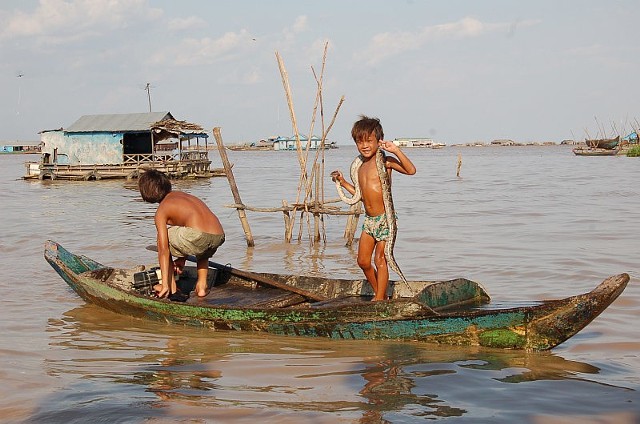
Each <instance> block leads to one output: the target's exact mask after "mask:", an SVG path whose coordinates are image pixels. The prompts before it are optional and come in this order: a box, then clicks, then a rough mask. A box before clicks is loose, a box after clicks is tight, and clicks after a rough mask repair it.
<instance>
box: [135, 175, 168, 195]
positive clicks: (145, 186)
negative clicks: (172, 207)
mask: <svg viewBox="0 0 640 424" xmlns="http://www.w3.org/2000/svg"><path fill="white" fill-rule="evenodd" d="M138 189H140V194H141V195H142V199H143V200H144V201H145V202H149V203H160V202H162V199H164V197H165V196H166V195H167V194H169V192H171V181H170V180H169V177H167V176H166V175H165V174H164V172H160V171H157V170H155V169H148V170H146V171H145V172H144V173H143V174H142V175H140V178H138Z"/></svg>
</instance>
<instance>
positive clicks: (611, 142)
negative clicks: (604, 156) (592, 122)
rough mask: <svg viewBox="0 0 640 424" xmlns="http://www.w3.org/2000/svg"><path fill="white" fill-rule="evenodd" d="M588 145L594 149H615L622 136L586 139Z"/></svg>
mask: <svg viewBox="0 0 640 424" xmlns="http://www.w3.org/2000/svg"><path fill="white" fill-rule="evenodd" d="M584 142H585V144H586V145H587V147H590V148H592V149H615V148H616V147H618V144H619V143H620V136H617V137H615V138H598V139H592V140H589V139H587V140H585V141H584Z"/></svg>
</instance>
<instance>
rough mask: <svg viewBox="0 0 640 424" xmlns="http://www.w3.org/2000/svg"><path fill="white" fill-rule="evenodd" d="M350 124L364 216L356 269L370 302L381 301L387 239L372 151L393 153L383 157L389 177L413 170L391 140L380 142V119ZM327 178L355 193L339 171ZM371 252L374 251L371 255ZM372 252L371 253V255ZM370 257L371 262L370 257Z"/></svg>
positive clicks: (384, 289) (386, 273) (384, 288)
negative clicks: (358, 158)
mask: <svg viewBox="0 0 640 424" xmlns="http://www.w3.org/2000/svg"><path fill="white" fill-rule="evenodd" d="M360 118H361V119H360V120H359V121H357V122H356V123H355V124H353V128H352V129H351V137H352V138H353V141H355V143H356V147H357V148H358V152H359V153H360V155H361V159H362V162H363V163H362V165H361V166H360V169H359V170H358V181H359V184H360V191H361V193H362V203H363V204H364V210H365V213H366V216H365V219H364V223H363V224H362V234H361V235H360V242H359V244H358V266H360V268H361V269H362V271H363V272H364V275H365V277H366V278H367V281H369V284H371V287H372V288H373V292H374V294H375V295H374V297H373V300H376V301H377V300H385V299H386V293H387V286H388V284H389V269H388V267H387V260H386V258H385V256H384V248H385V243H386V240H387V239H388V237H389V227H388V225H387V220H386V218H385V216H386V215H385V208H384V201H383V199H382V185H381V184H380V178H379V176H378V171H377V168H376V160H375V156H376V152H377V150H378V148H381V149H382V150H384V151H387V152H389V153H393V154H394V155H395V156H396V157H392V156H386V157H385V164H384V166H385V169H386V171H387V174H388V175H389V178H391V172H392V171H393V170H395V171H398V172H400V173H401V174H406V175H413V174H415V173H416V167H415V166H414V165H413V163H412V162H411V160H409V158H408V157H407V156H406V155H405V154H404V153H403V152H402V150H400V148H399V147H398V146H396V145H395V144H394V143H393V142H392V141H383V138H384V132H383V130H382V125H381V124H380V120H379V119H377V118H369V117H367V116H364V115H363V116H361V117H360ZM331 177H332V178H333V180H334V181H338V182H339V183H340V186H341V187H344V188H345V189H346V190H347V191H348V192H349V193H351V194H352V195H353V194H354V193H355V191H356V190H355V187H354V185H353V184H351V183H349V182H347V181H346V180H345V179H344V175H343V174H342V172H340V171H333V172H332V173H331ZM374 250H375V252H374ZM374 253H375V254H374ZM372 255H373V263H374V264H375V267H374V266H373V265H372V263H371V256H372Z"/></svg>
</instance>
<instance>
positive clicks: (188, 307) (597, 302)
mask: <svg viewBox="0 0 640 424" xmlns="http://www.w3.org/2000/svg"><path fill="white" fill-rule="evenodd" d="M44 256H45V259H46V260H47V261H48V262H49V264H50V265H51V266H52V267H53V268H54V269H55V270H56V271H57V272H58V274H59V275H60V276H61V277H62V278H63V279H64V280H65V281H66V282H67V283H68V284H69V286H71V288H72V289H73V290H75V291H76V293H77V294H78V295H80V297H82V298H83V299H84V300H85V301H87V302H90V303H94V304H96V305H99V306H101V307H104V308H106V309H109V310H111V311H114V312H118V313H123V314H127V315H131V316H135V317H141V318H152V319H158V320H164V321H167V322H172V323H182V324H190V325H198V326H205V327H209V328H211V329H215V330H239V331H260V332H268V333H273V334H278V335H288V336H310V337H325V338H334V339H396V340H418V341H424V342H430V343H439V344H450V345H472V346H486V347H494V348H506V349H524V350H530V351H535V350H547V349H551V348H553V347H555V346H557V345H558V344H560V343H562V342H564V341H565V340H567V339H568V338H570V337H571V336H573V335H574V334H576V333H577V332H578V331H580V330H581V329H582V328H584V327H585V326H586V325H587V324H589V323H590V322H591V321H592V320H593V319H594V318H595V317H597V316H598V315H599V314H600V313H601V312H602V311H604V310H605V309H606V308H607V306H609V305H610V304H611V302H613V301H614V300H615V299H616V298H617V297H618V296H619V295H620V293H622V291H623V290H624V288H625V287H626V285H627V283H628V281H629V275H628V274H619V275H615V276H612V277H609V278H607V279H606V280H604V281H603V282H602V283H601V284H600V285H598V286H597V287H596V288H595V289H594V290H592V291H591V292H588V293H585V294H580V295H577V296H572V297H568V298H565V299H559V300H549V301H542V302H526V303H522V302H519V303H518V304H517V305H512V306H509V305H507V304H503V305H499V306H495V305H493V306H492V304H491V303H489V296H488V294H487V293H486V291H485V290H484V289H483V288H482V286H481V285H480V284H478V283H475V282H473V281H470V280H467V279H465V278H457V279H453V280H447V281H410V282H409V283H408V284H403V283H397V282H390V289H389V290H390V294H391V296H392V298H391V299H390V300H388V301H382V302H370V301H369V300H370V299H371V295H372V293H371V292H370V288H369V285H368V284H367V283H366V281H363V280H346V279H332V278H321V277H312V276H297V275H281V274H268V273H251V272H239V273H238V272H232V271H233V270H231V269H225V267H222V266H221V267H220V269H217V270H216V271H212V272H210V273H209V274H210V276H211V281H210V283H211V284H212V286H213V287H212V290H211V292H210V293H209V295H207V296H206V297H204V298H198V297H197V296H191V297H189V298H188V299H187V300H186V301H184V302H178V301H172V300H168V299H158V298H156V297H153V296H151V295H147V294H145V293H143V292H141V291H139V290H137V289H135V288H134V282H135V281H136V278H135V277H134V275H135V274H138V275H140V273H141V272H143V273H144V272H147V271H145V270H144V269H145V268H144V266H139V267H135V268H133V269H122V268H113V267H109V266H105V265H102V264H100V263H98V262H96V261H94V260H93V259H90V258H88V257H86V256H84V255H76V254H73V253H71V252H69V251H67V250H66V249H64V248H63V247H62V246H60V245H59V244H58V243H55V242H53V241H47V242H46V243H45V249H44ZM236 271H237V270H236ZM252 274H255V275H259V276H260V278H259V280H263V281H264V280H270V281H277V282H278V284H280V285H281V286H282V287H286V286H292V287H295V288H297V289H298V290H297V291H298V292H294V291H289V290H286V289H284V288H276V287H274V286H270V285H267V284H264V283H263V282H260V281H257V280H255V279H252V278H251V275H252ZM195 276H196V270H195V267H185V272H184V273H183V274H182V275H181V277H180V280H179V286H180V289H181V290H182V292H184V293H189V292H190V290H191V289H192V288H193V286H194V284H195ZM136 284H137V283H136ZM300 292H302V293H309V292H312V293H315V295H316V296H317V297H319V298H324V299H326V300H322V301H317V300H312V299H310V298H309V297H308V296H305V295H304V294H300ZM314 297H315V296H314Z"/></svg>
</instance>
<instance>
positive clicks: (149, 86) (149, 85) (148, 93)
mask: <svg viewBox="0 0 640 424" xmlns="http://www.w3.org/2000/svg"><path fill="white" fill-rule="evenodd" d="M144 89H145V90H147V99H148V100H149V113H151V84H150V83H147V85H146V86H145V87H144Z"/></svg>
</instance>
